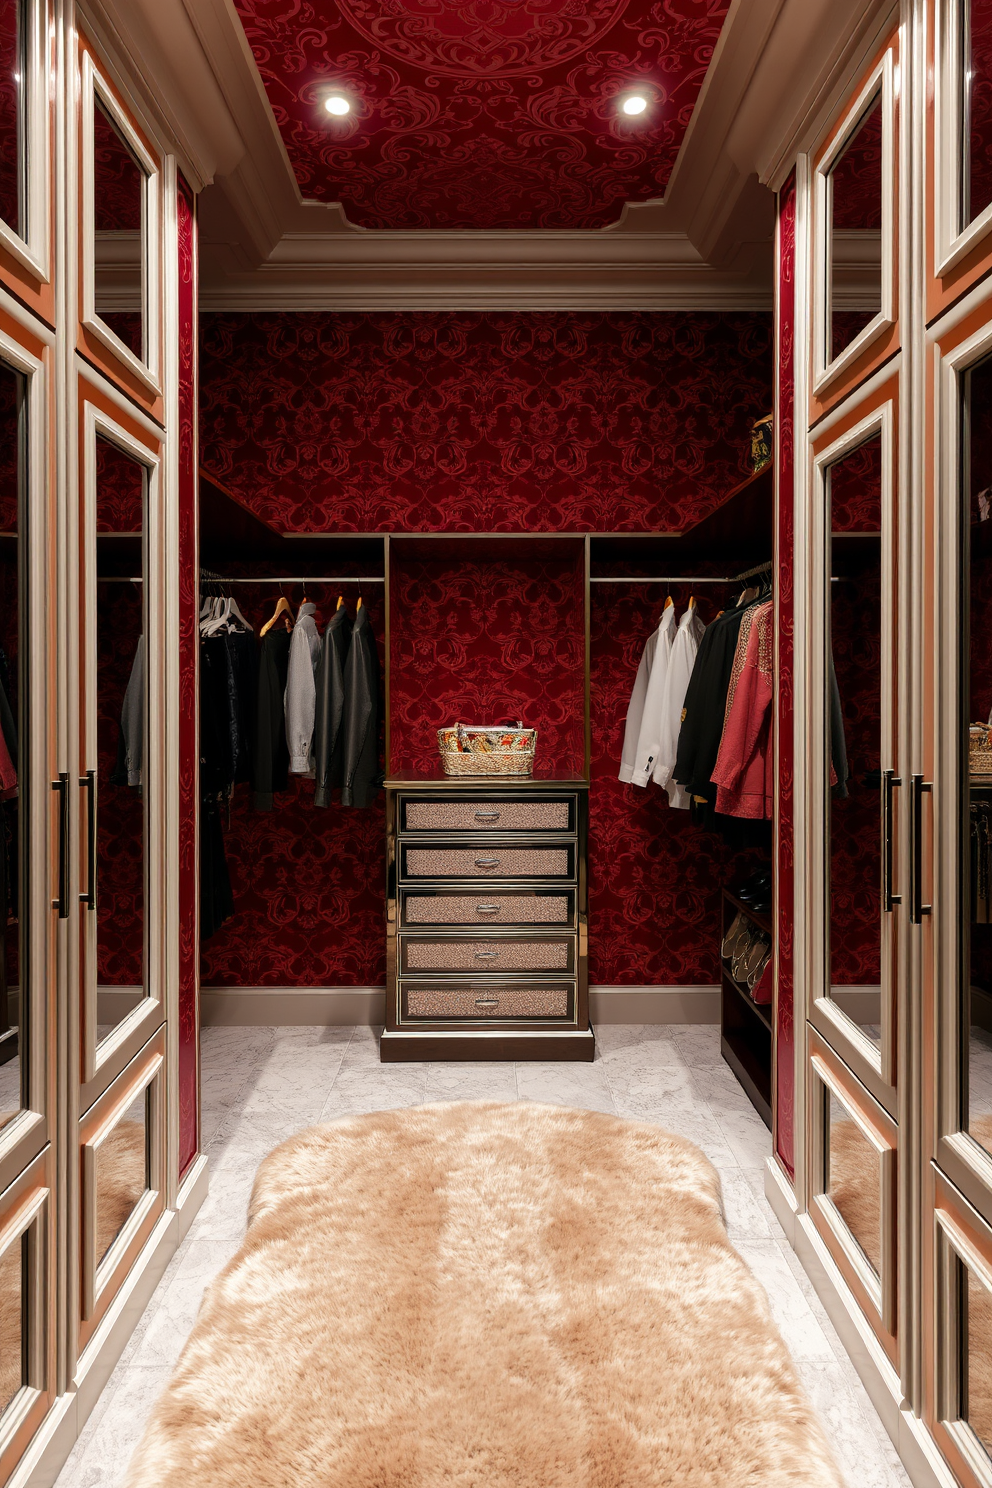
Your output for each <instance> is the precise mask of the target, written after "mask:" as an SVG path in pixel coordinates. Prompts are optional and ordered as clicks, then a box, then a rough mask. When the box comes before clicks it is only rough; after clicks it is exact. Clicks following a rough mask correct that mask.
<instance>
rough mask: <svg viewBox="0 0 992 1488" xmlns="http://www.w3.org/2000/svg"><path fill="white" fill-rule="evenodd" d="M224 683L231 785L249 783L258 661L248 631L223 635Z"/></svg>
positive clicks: (255, 714)
mask: <svg viewBox="0 0 992 1488" xmlns="http://www.w3.org/2000/svg"><path fill="white" fill-rule="evenodd" d="M223 642H224V666H225V680H226V684H227V727H228V731H229V733H230V737H231V781H230V784H231V785H232V786H234V785H236V784H238V783H240V782H241V781H245V780H251V778H252V774H253V766H252V761H253V755H254V736H255V727H256V716H257V703H256V695H257V688H258V659H257V657H256V654H255V636H254V632H253V631H250V630H229V631H227V633H226V634H225V635H224V636H223Z"/></svg>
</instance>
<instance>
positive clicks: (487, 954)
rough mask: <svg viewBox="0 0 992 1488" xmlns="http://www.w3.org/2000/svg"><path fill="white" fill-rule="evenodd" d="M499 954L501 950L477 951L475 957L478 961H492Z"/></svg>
mask: <svg viewBox="0 0 992 1488" xmlns="http://www.w3.org/2000/svg"><path fill="white" fill-rule="evenodd" d="M498 955H499V951H476V953H475V959H476V961H492V960H493V958H494V957H495V956H498Z"/></svg>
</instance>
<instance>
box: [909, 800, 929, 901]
mask: <svg viewBox="0 0 992 1488" xmlns="http://www.w3.org/2000/svg"><path fill="white" fill-rule="evenodd" d="M910 779H911V783H912V790H913V797H912V808H913V835H912V841H911V843H910V847H911V849H912V855H913V857H912V864H911V882H912V885H913V894H912V902H911V903H910V906H909V923H910V924H911V925H921V924H922V923H923V916H924V915H928V914H930V913H931V912H932V910H933V905H932V904H924V903H923V797H924V795H925V794H929V792H930V791H932V790H933V783H932V781H929V780H924V779H923V776H922V775H913V776H911V777H910Z"/></svg>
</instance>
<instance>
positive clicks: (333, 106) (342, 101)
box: [324, 93, 351, 117]
mask: <svg viewBox="0 0 992 1488" xmlns="http://www.w3.org/2000/svg"><path fill="white" fill-rule="evenodd" d="M324 107H325V108H326V110H327V112H328V113H329V114H337V115H338V116H339V117H340V116H341V115H343V114H347V113H349V112H350V111H351V104H350V103H349V102H348V100H347V98H342V97H341V94H340V93H332V94H331V96H330V98H325V99H324Z"/></svg>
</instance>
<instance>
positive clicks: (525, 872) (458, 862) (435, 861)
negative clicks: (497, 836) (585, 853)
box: [400, 842, 575, 880]
mask: <svg viewBox="0 0 992 1488" xmlns="http://www.w3.org/2000/svg"><path fill="white" fill-rule="evenodd" d="M400 867H401V872H402V875H403V877H404V878H405V879H406V880H410V879H428V878H482V879H486V878H502V879H507V878H527V879H533V878H561V879H572V878H574V877H575V845H574V843H570V842H569V843H562V844H561V845H558V844H557V843H556V844H550V843H549V844H544V843H534V844H532V845H530V846H527V847H523V846H520V845H519V844H516V843H512V844H511V843H506V842H492V843H487V844H486V845H485V846H483V844H482V843H481V842H480V843H478V844H476V845H475V846H473V847H463V846H461V845H458V846H454V845H452V846H448V845H446V844H441V843H439V844H438V845H436V846H431V847H427V846H424V847H421V846H419V845H418V846H416V847H414V846H412V845H411V844H410V843H401V845H400Z"/></svg>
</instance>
